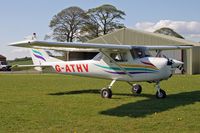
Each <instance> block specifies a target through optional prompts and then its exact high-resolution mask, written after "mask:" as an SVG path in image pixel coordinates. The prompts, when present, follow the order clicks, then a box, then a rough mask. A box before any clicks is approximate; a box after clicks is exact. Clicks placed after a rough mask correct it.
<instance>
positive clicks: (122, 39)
mask: <svg viewBox="0 0 200 133" xmlns="http://www.w3.org/2000/svg"><path fill="white" fill-rule="evenodd" d="M88 42H89V43H110V44H119V45H120V44H127V45H193V46H195V47H194V48H192V49H188V50H173V51H164V52H163V53H164V54H165V55H166V56H167V57H169V58H174V59H178V60H182V61H184V70H185V72H186V73H187V74H199V73H200V45H199V43H195V42H191V41H186V40H184V39H179V38H175V37H170V36H167V35H161V34H156V33H149V32H143V31H138V30H134V29H129V28H123V29H120V30H117V31H115V32H112V33H110V34H107V35H104V36H101V37H98V38H95V39H93V40H89V41H88ZM177 73H180V71H177Z"/></svg>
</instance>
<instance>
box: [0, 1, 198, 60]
mask: <svg viewBox="0 0 200 133" xmlns="http://www.w3.org/2000/svg"><path fill="white" fill-rule="evenodd" d="M0 1H1V2H0V17H1V19H0V54H2V55H4V56H6V57H7V58H8V59H14V58H16V57H25V56H29V54H28V52H27V50H25V49H20V48H14V47H10V46H8V44H9V43H11V42H15V41H21V40H23V39H24V37H26V36H29V35H31V34H32V33H33V32H36V33H37V35H38V38H39V39H43V38H44V36H45V34H46V33H50V32H51V30H50V28H49V27H48V25H49V22H50V20H51V18H52V17H53V16H54V15H55V14H57V13H58V12H59V11H61V10H62V9H65V8H67V7H70V6H79V7H81V8H82V9H84V10H87V9H89V8H93V7H97V6H100V5H102V4H112V5H114V6H116V7H117V8H118V9H120V10H123V11H125V13H126V17H125V20H124V21H122V22H123V23H125V25H126V26H127V27H129V28H137V29H140V30H145V31H149V32H152V31H154V30H156V29H159V28H161V27H169V28H173V29H174V30H175V31H177V32H178V33H180V34H182V35H183V36H184V37H186V38H187V39H188V40H193V41H200V14H199V13H200V8H199V7H200V1H199V0H16V1H15V0H4V1H3V0H0Z"/></svg>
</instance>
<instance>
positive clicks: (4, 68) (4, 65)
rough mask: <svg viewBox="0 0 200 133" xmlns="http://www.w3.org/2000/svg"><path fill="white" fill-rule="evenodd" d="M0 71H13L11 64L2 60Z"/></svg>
mask: <svg viewBox="0 0 200 133" xmlns="http://www.w3.org/2000/svg"><path fill="white" fill-rule="evenodd" d="M0 71H11V66H10V65H8V64H7V62H6V61H0Z"/></svg>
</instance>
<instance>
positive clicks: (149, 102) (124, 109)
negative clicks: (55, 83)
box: [48, 89, 200, 117]
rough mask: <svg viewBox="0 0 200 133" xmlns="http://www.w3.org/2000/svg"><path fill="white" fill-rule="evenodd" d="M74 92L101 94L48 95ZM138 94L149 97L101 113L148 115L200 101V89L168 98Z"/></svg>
mask: <svg viewBox="0 0 200 133" xmlns="http://www.w3.org/2000/svg"><path fill="white" fill-rule="evenodd" d="M74 94H99V90H96V89H87V90H75V91H65V92H57V93H49V94H48V95H56V96H62V95H74ZM113 95H118V96H131V97H133V94H120V93H114V94H113ZM136 96H139V97H146V98H147V99H145V100H140V101H135V102H131V103H127V104H123V105H120V106H118V107H115V108H112V109H108V110H105V111H101V112H100V114H102V115H109V116H118V117H124V116H128V117H146V116H147V115H152V114H155V113H159V112H163V111H166V110H170V109H173V108H176V107H179V106H186V105H190V104H194V103H195V102H200V91H192V92H182V93H178V94H171V95H168V96H167V98H166V99H156V98H155V95H152V94H142V95H136ZM133 98H134V97H133Z"/></svg>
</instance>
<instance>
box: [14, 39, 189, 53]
mask: <svg viewBox="0 0 200 133" xmlns="http://www.w3.org/2000/svg"><path fill="white" fill-rule="evenodd" d="M11 46H17V47H26V48H42V49H52V50H61V51H62V50H63V51H70V50H67V49H69V48H70V49H73V48H75V49H74V50H75V51H76V49H77V48H78V49H93V50H101V49H103V50H131V49H134V48H146V49H149V50H175V49H189V48H192V46H191V45H184V46H183V45H166V46H160V45H118V44H97V43H78V42H47V41H37V40H26V41H21V42H15V43H12V44H11ZM72 51H73V50H72Z"/></svg>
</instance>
